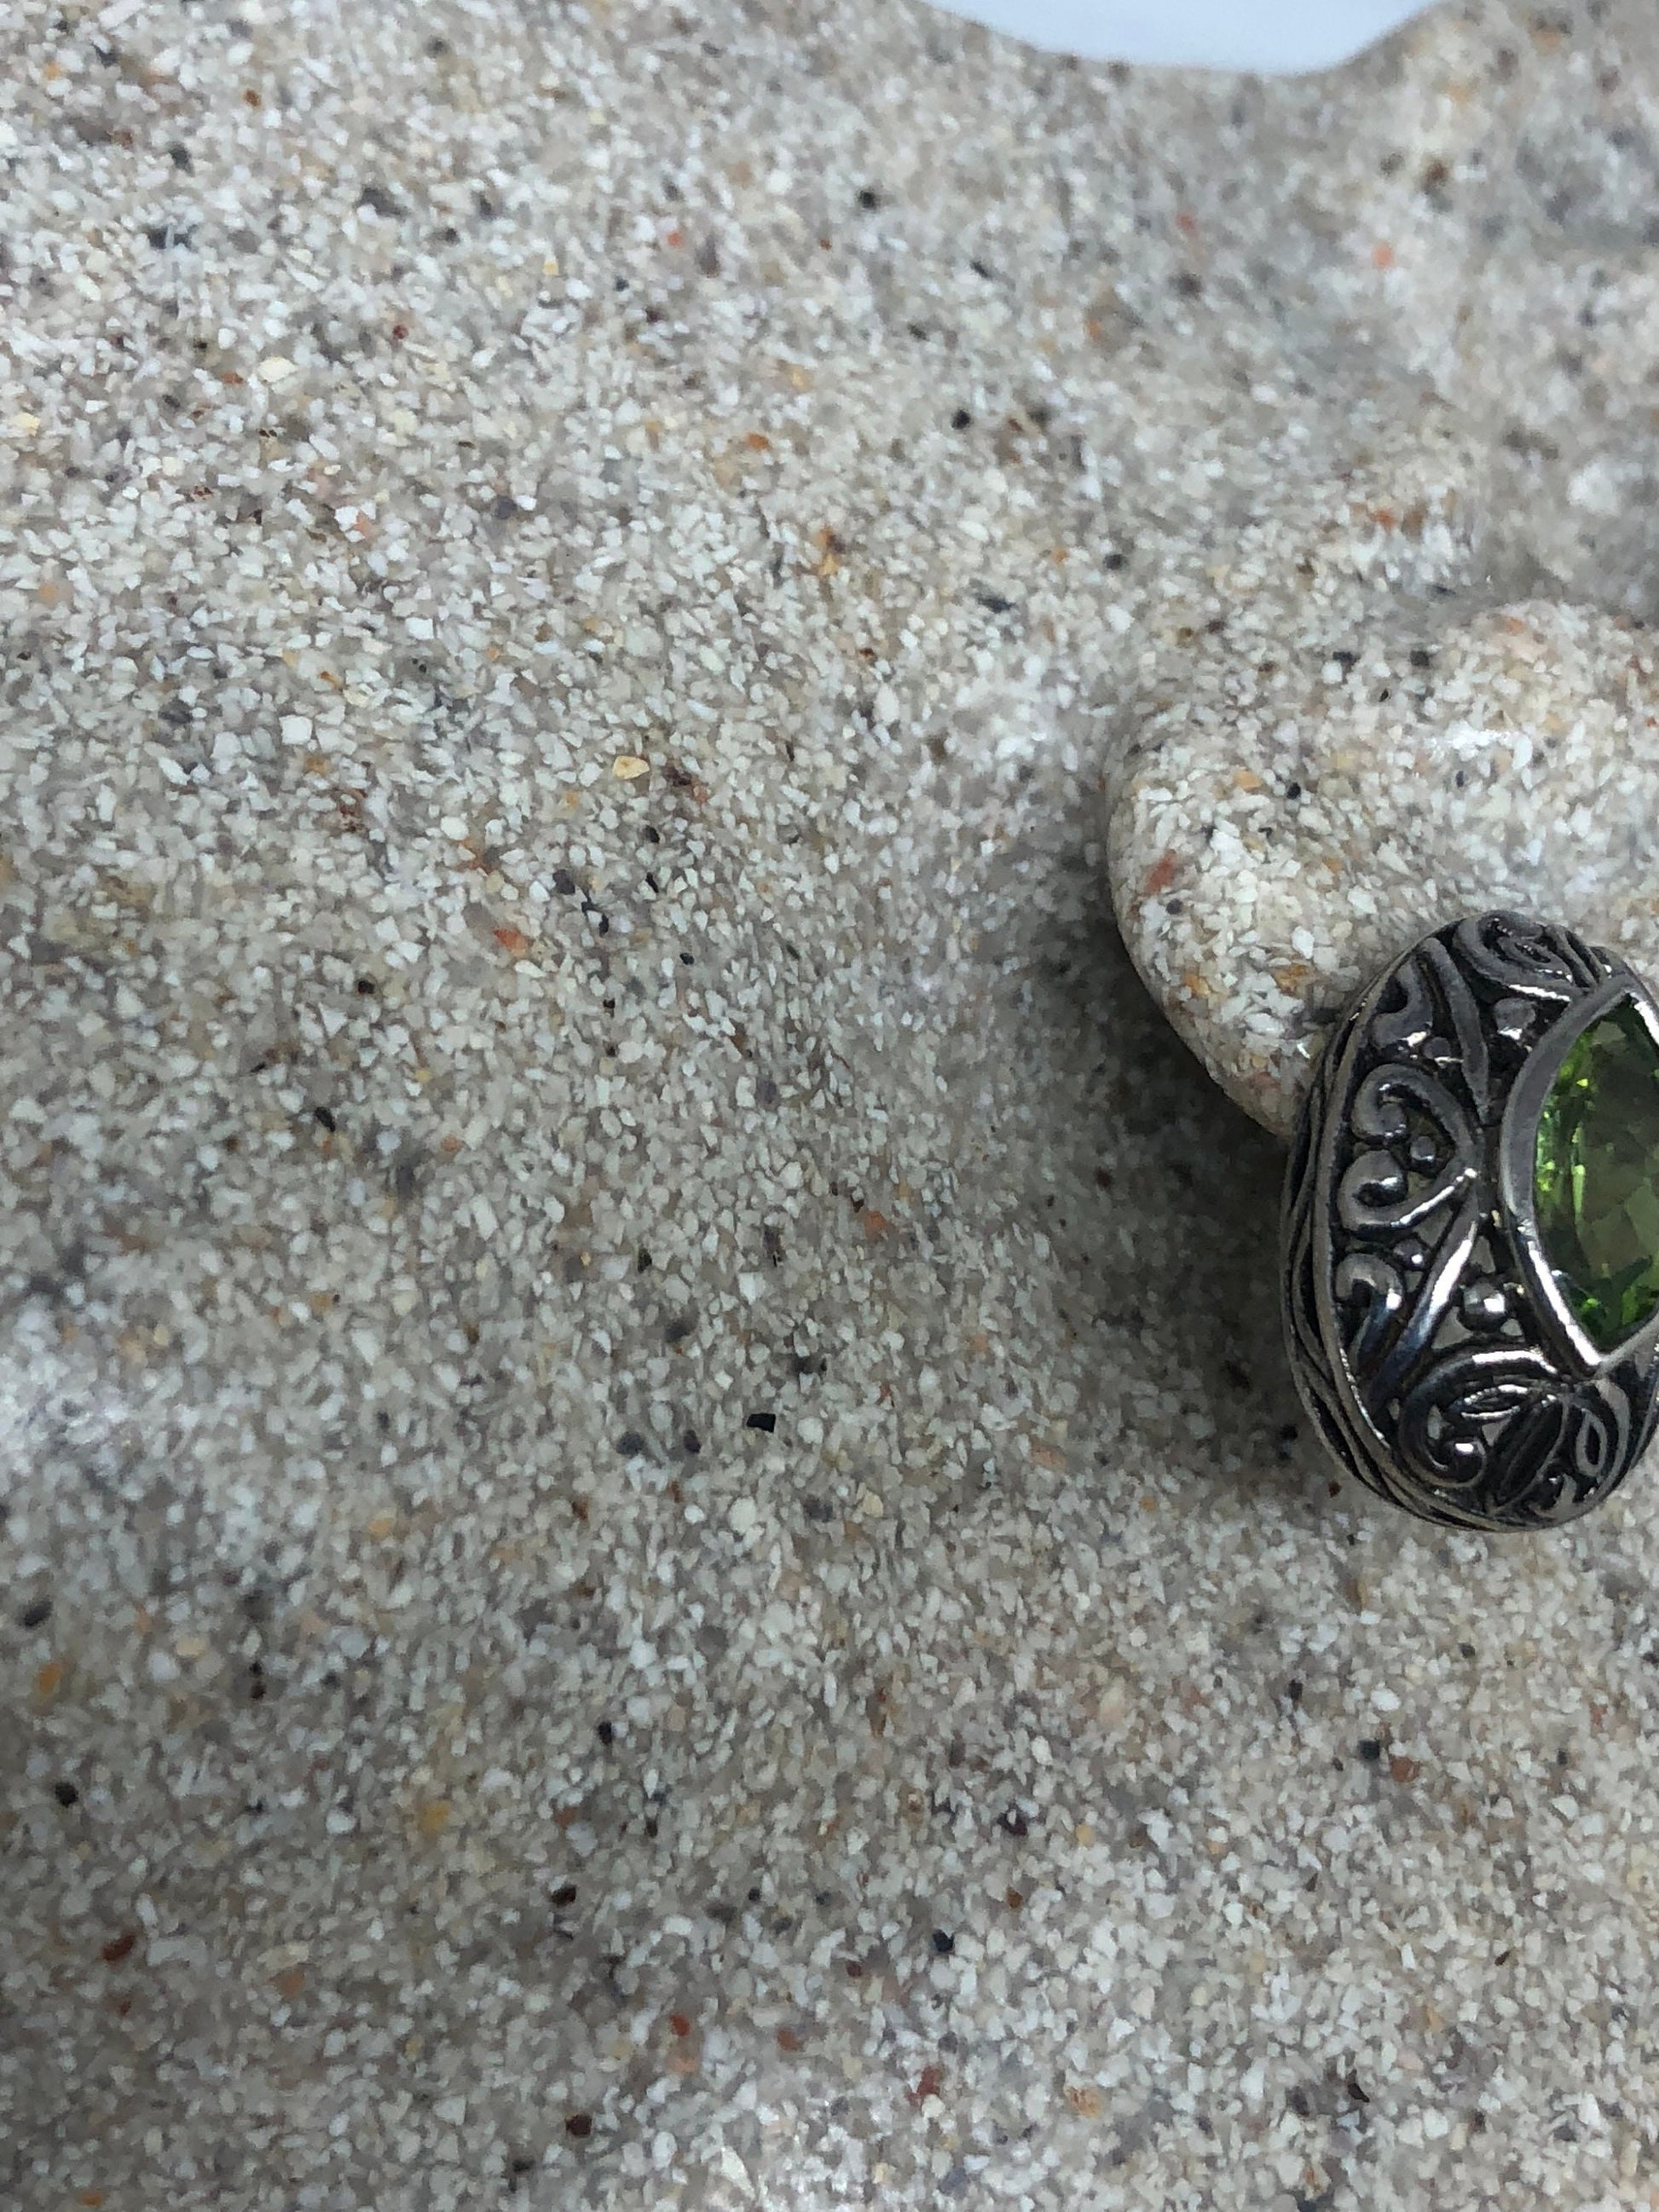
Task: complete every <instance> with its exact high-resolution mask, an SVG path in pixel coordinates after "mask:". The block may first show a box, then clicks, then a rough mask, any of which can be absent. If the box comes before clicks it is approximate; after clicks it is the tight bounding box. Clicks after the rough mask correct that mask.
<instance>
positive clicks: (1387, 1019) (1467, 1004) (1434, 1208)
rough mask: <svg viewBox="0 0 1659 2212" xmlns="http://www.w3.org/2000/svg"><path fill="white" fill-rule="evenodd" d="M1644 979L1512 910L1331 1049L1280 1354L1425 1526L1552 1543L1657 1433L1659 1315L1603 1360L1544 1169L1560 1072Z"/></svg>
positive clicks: (1396, 976) (1411, 977)
mask: <svg viewBox="0 0 1659 2212" xmlns="http://www.w3.org/2000/svg"><path fill="white" fill-rule="evenodd" d="M1626 1001H1628V1002H1629V1003H1630V1004H1632V1006H1635V1008H1636V1009H1637V1011H1638V1014H1639V1016H1640V1018H1641V1019H1642V1021H1643V1022H1644V1024H1645V1025H1646V1027H1647V1029H1648V1031H1649V1033H1650V1036H1652V1037H1653V1038H1654V1040H1655V1042H1656V1045H1659V1005H1656V1003H1655V1001H1654V999H1653V997H1652V995H1651V994H1650V992H1649V991H1648V989H1647V987H1646V986H1645V985H1644V983H1643V982H1642V981H1641V979H1640V978H1639V977H1638V975H1636V974H1635V972H1634V970H1633V969H1630V968H1629V967H1627V966H1626V964H1625V963H1624V962H1623V961H1622V960H1619V959H1617V958H1615V957H1614V956H1613V954H1612V953H1609V952H1605V951H1601V950H1599V949H1597V948H1596V947H1595V946H1592V945H1586V944H1585V943H1583V940H1582V939H1579V938H1577V937H1576V936H1574V934H1573V933H1572V932H1571V930H1567V929H1562V928H1559V927H1555V926H1553V925H1552V924H1548V923H1544V922H1539V921H1531V920H1528V918H1527V917H1526V916H1524V915H1516V914H1508V913H1499V914H1488V915H1478V916H1474V917H1471V918H1470V919H1468V920H1466V921H1457V922H1452V923H1450V924H1449V925H1448V926H1447V927H1444V928H1443V929H1437V930H1436V931H1435V932H1434V933H1432V935H1431V936H1428V937H1425V939H1423V940H1422V941H1421V943H1420V944H1418V945H1413V948H1412V950H1411V951H1409V952H1407V953H1406V954H1404V955H1403V956H1402V957H1401V958H1400V959H1399V960H1397V961H1395V963H1394V964H1393V966H1392V967H1390V968H1389V969H1387V970H1386V971H1385V972H1384V973H1383V975H1380V976H1379V977H1378V978H1377V979H1376V981H1375V982H1374V983H1372V984H1371V985H1370V987H1369V988H1368V989H1366V990H1365V991H1364V992H1363V993H1362V994H1360V996H1359V997H1358V999H1356V1000H1355V1001H1354V1002H1353V1004H1352V1006H1350V1007H1349V1008H1348V1010H1347V1012H1346V1013H1345V1014H1344V1015H1343V1017H1342V1018H1341V1020H1340V1022H1339V1023H1338V1024H1337V1025H1336V1028H1335V1030H1334V1031H1333V1033H1332V1036H1331V1037H1330V1040H1329V1042H1328V1045H1327V1047H1326V1048H1325V1051H1324V1054H1323V1055H1322V1058H1321V1060H1320V1063H1319V1066H1318V1068H1317V1069H1316V1072H1315V1076H1314V1081H1313V1085H1312V1088H1311V1089H1310V1092H1309V1094H1308V1097H1307V1100H1306V1102H1305V1103H1304V1107H1303V1110H1302V1115H1301V1120H1300V1122H1299V1124H1298V1127H1297V1134H1296V1139H1295V1142H1294V1144H1293V1146H1292V1148H1291V1164H1290V1170H1289V1173H1288V1175H1287V1176H1286V1179H1285V1210H1284V1225H1283V1227H1284V1245H1283V1255H1284V1272H1283V1287H1284V1304H1285V1341H1286V1344H1287V1346H1288V1347H1289V1351H1290V1358H1291V1369H1292V1371H1293V1372H1294V1374H1295V1376H1296V1381H1297V1389H1299V1390H1300V1391H1301V1393H1302V1397H1303V1400H1304V1403H1305V1404H1306V1406H1307V1407H1308V1410H1309V1412H1310V1414H1311V1415H1312V1416H1313V1419H1314V1420H1315V1422H1316V1424H1317V1425H1318V1428H1319V1431H1320V1433H1321V1435H1322V1437H1324V1439H1325V1442H1326V1443H1328V1445H1329V1447H1330V1449H1331V1450H1332V1451H1333V1452H1334V1454H1335V1455H1336V1456H1337V1458H1338V1459H1339V1460H1340V1462H1342V1464H1343V1465H1344V1466H1345V1467H1346V1468H1347V1469H1348V1470H1349V1472H1350V1473H1351V1474H1354V1475H1356V1476H1357V1477H1358V1479H1359V1480H1360V1481H1362V1482H1364V1483H1365V1484H1366V1485H1368V1486H1369V1487H1370V1488H1371V1489H1372V1490H1375V1491H1376V1492H1379V1493H1380V1494H1381V1495H1382V1496H1383V1497H1384V1498H1391V1499H1392V1500H1393V1501H1394V1503H1395V1504H1397V1505H1401V1506H1403V1507H1405V1509H1406V1510H1407V1512H1411V1513H1415V1514H1419V1515H1421V1516H1423V1517H1424V1518H1425V1520H1430V1521H1438V1522H1447V1523H1449V1524H1451V1525H1453V1526H1455V1527H1458V1528H1492V1529H1501V1528H1554V1527H1558V1526H1559V1524H1560V1523H1562V1522H1566V1521H1571V1520H1575V1519H1576V1518H1577V1516H1578V1515H1580V1514H1581V1513H1586V1512H1588V1511H1589V1509H1590V1508H1591V1507H1592V1506H1593V1505H1596V1504H1600V1503H1601V1500H1602V1499H1603V1498H1606V1497H1607V1496H1608V1495H1609V1494H1610V1493H1611V1492H1613V1491H1614V1490H1616V1489H1617V1488H1618V1486H1619V1485H1620V1483H1621V1482H1622V1481H1623V1480H1624V1479H1625V1477H1626V1474H1628V1473H1629V1472H1630V1470H1631V1468H1632V1466H1633V1465H1634V1464H1635V1462H1637V1460H1638V1458H1639V1457H1640V1456H1641V1455H1642V1453H1643V1451H1644V1449H1645V1448H1646V1446H1647V1444H1648V1443H1649V1441H1650V1438H1651V1437H1652V1435H1653V1431H1654V1429H1655V1426H1656V1424H1659V1314H1656V1315H1655V1316H1653V1317H1652V1318H1651V1319H1650V1321H1649V1322H1646V1323H1645V1324H1644V1326H1643V1327H1642V1328H1639V1329H1638V1330H1637V1331H1636V1332H1635V1333H1634V1334H1632V1336H1631V1337H1630V1338H1629V1339H1628V1340H1626V1342H1625V1343H1623V1344H1620V1345H1619V1346H1616V1347H1615V1348H1614V1349H1613V1351H1612V1352H1601V1350H1600V1349H1599V1348H1598V1347H1597V1346H1596V1345H1595V1343H1594V1342H1593V1341H1592V1340H1590V1338H1589V1336H1588V1335H1587V1334H1585V1332H1584V1330H1583V1328H1582V1327H1581V1326H1580V1324H1579V1322H1578V1321H1577V1317H1576V1316H1574V1314H1573V1313H1572V1311H1571V1308H1570V1307H1569V1305H1568V1304H1567V1302H1566V1300H1565V1298H1564V1297H1563V1296H1562V1293H1561V1290H1560V1286H1559V1284H1558V1283H1557V1281H1556V1279H1555V1276H1554V1273H1553V1270H1552V1269H1551V1267H1550V1265H1549V1262H1548V1260H1547V1257H1546V1255H1545V1253H1544V1249H1543V1246H1542V1243H1541V1240H1540V1237H1539V1231H1538V1222H1537V1217H1536V1209H1535V1202H1534V1146H1535V1144H1536V1139H1537V1131H1538V1123H1539V1119H1540V1116H1541V1115H1542V1113H1543V1110H1544V1107H1545V1104H1546V1102H1547V1099H1548V1097H1549V1093H1550V1089H1551V1086H1552V1085H1553V1082H1554V1080H1555V1078H1556V1075H1557V1074H1558V1073H1559V1069H1560V1066H1561V1063H1562V1061H1563V1060H1565V1057H1566V1054H1567V1053H1568V1051H1569V1050H1570V1049H1571V1047H1572V1045H1573V1044H1574V1042H1576V1041H1577V1038H1578V1037H1580V1036H1582V1035H1583V1032H1584V1030H1586V1029H1588V1028H1589V1026H1590V1024H1592V1023H1593V1022H1595V1021H1598V1020H1599V1019H1600V1018H1601V1016H1602V1015H1603V1014H1605V1013H1607V1012H1608V1010H1609V1009H1610V1008H1611V1007H1613V1006H1618V1005H1620V1004H1622V1003H1624V1002H1626Z"/></svg>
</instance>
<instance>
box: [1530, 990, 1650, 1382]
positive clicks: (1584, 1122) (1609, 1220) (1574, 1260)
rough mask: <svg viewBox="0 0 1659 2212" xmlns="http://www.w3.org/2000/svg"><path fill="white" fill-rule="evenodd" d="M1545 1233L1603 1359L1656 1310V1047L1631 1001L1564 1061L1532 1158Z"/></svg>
mask: <svg viewBox="0 0 1659 2212" xmlns="http://www.w3.org/2000/svg"><path fill="white" fill-rule="evenodd" d="M1533 1177H1534V1196H1535V1200H1536V1204H1537V1214H1538V1233H1539V1236H1540V1237H1541V1240H1542V1243H1543V1246H1544V1252H1545V1256H1546V1257H1547V1259H1548V1261H1549V1263H1550V1266H1551V1267H1552V1268H1553V1271H1554V1273H1555V1279H1556V1281H1557V1282H1558V1283H1559V1285H1560V1287H1561V1292H1562V1295H1563V1297H1565V1299H1566V1302H1567V1304H1568V1306H1569V1307H1570V1308H1571V1311H1572V1312H1573V1314H1574V1315H1575V1316H1577V1320H1578V1322H1579V1323H1580V1324H1581V1326H1582V1327H1583V1329H1584V1331H1585V1333H1586V1334H1587V1335H1589V1337H1590V1338H1591V1340H1593V1341H1594V1342H1595V1344H1596V1345H1597V1346H1599V1348H1600V1349H1601V1351H1603V1352H1611V1351H1612V1350H1613V1346H1615V1345H1618V1344H1622V1343H1623V1341H1624V1340H1625V1339H1626V1337H1627V1336H1629V1335H1630V1334H1632V1331H1633V1330H1636V1329H1638V1328H1640V1327H1641V1326H1642V1323H1643V1322H1644V1321H1646V1320H1647V1318H1648V1316H1650V1314H1651V1313H1652V1312H1653V1310H1654V1309H1655V1308H1656V1307H1659V1046H1656V1045H1655V1043H1654V1041H1653V1039H1652V1038H1651V1037H1650V1036H1649V1035H1648V1032H1647V1027H1646V1024H1644V1022H1643V1020H1642V1018H1641V1016H1640V1015H1639V1014H1638V1012H1637V1011H1636V1008H1635V1007H1634V1006H1632V1005H1631V1004H1630V1002H1629V1001H1628V1000H1626V1003H1625V1004H1624V1005H1623V1006H1616V1007H1614V1009H1613V1012H1611V1013H1610V1014H1607V1015H1606V1016H1604V1017H1603V1018H1602V1019H1601V1021H1599V1022H1595V1023H1593V1024H1591V1026H1590V1027H1589V1029H1587V1030H1585V1031H1584V1034H1583V1036H1581V1037H1580V1038H1579V1039H1578V1040H1577V1042H1576V1043H1575V1044H1574V1045H1573V1047H1572V1048H1571V1051H1570V1052H1569V1053H1568V1054H1567V1056H1566V1058H1565V1060H1563V1061H1562V1063H1561V1072H1560V1073H1559V1075H1558V1076H1557V1077H1556V1079H1555V1082H1554V1085H1553V1087H1552V1089H1551V1091H1550V1095H1549V1097H1548V1100H1547V1103H1546V1104H1545V1107H1544V1111H1543V1113H1542V1115H1541V1117H1540V1119H1539V1123H1538V1139H1537V1144H1536V1146H1535V1149H1534V1156H1533Z"/></svg>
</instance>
